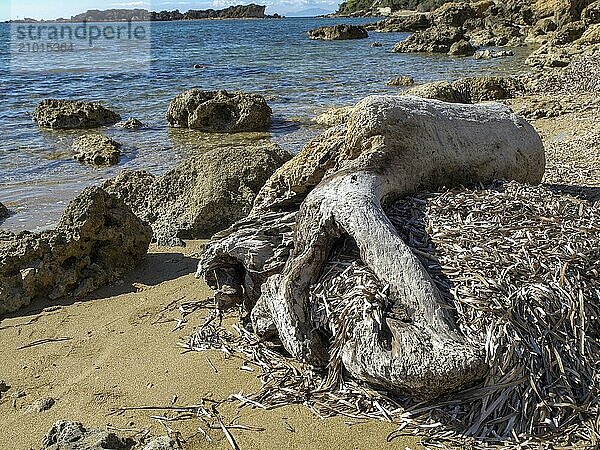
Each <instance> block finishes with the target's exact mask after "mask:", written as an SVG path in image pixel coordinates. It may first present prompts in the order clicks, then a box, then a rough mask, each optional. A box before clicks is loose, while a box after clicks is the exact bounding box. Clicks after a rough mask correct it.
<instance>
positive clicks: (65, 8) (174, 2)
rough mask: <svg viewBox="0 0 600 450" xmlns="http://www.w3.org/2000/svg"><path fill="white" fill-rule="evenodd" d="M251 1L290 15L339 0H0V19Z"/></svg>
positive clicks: (216, 6) (329, 7) (220, 5)
mask: <svg viewBox="0 0 600 450" xmlns="http://www.w3.org/2000/svg"><path fill="white" fill-rule="evenodd" d="M341 1H342V0H339V2H341ZM248 3H258V4H262V5H267V13H269V14H273V13H279V14H288V15H290V14H293V13H294V12H297V11H303V10H307V9H313V8H318V9H322V10H326V11H328V12H331V11H335V10H336V9H337V4H338V0H254V1H252V0H237V1H236V0H204V1H194V0H187V1H186V0H148V1H143V0H0V20H7V19H16V18H20V19H22V18H25V17H32V18H34V19H56V18H58V17H70V16H72V15H75V14H79V13H81V12H84V11H86V10H88V9H108V8H127V9H130V8H144V9H150V10H153V11H160V10H164V9H167V10H173V9H179V10H180V11H187V10H188V9H208V8H214V9H219V8H224V7H227V6H231V5H238V4H248Z"/></svg>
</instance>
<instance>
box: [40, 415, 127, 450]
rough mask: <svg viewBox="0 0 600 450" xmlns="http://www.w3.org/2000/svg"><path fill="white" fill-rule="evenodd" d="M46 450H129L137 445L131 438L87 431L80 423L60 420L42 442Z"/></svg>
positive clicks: (98, 431)
mask: <svg viewBox="0 0 600 450" xmlns="http://www.w3.org/2000/svg"><path fill="white" fill-rule="evenodd" d="M42 445H43V448H44V450H129V449H131V448H132V447H133V446H134V445H135V441H134V440H133V439H130V438H122V437H119V436H117V435H116V434H114V433H109V432H106V431H101V430H96V429H86V428H85V427H84V426H83V424H81V423H79V422H69V421H66V420H59V421H58V422H56V423H55V424H54V425H53V426H52V428H51V429H50V430H49V431H48V433H46V435H45V436H44V438H43V440H42Z"/></svg>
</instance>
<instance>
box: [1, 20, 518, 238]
mask: <svg viewBox="0 0 600 450" xmlns="http://www.w3.org/2000/svg"><path fill="white" fill-rule="evenodd" d="M369 21H372V19H308V18H290V19H284V20H222V21H195V22H164V23H153V24H147V25H146V26H147V27H149V31H150V34H151V47H148V49H147V51H139V49H138V50H136V51H131V49H128V48H126V46H123V44H122V43H118V42H116V41H112V42H108V41H107V42H108V44H106V43H99V44H97V45H95V46H94V47H88V46H83V47H82V48H80V49H78V50H77V51H75V52H72V53H69V52H65V53H60V54H48V55H42V56H40V55H35V57H32V58H30V59H28V60H26V61H25V62H23V61H20V62H19V64H21V65H20V66H18V67H17V66H16V65H15V61H16V60H15V59H13V60H12V65H11V52H10V46H9V45H8V43H9V40H10V36H11V34H10V26H9V25H8V24H0V102H1V108H0V129H1V130H2V133H3V136H2V139H0V201H1V202H2V203H5V204H6V205H7V206H8V207H9V209H12V210H13V211H15V212H16V214H15V215H13V216H12V217H11V218H9V219H8V220H7V221H5V222H4V224H3V225H2V226H3V227H5V228H9V229H13V230H19V229H43V228H46V227H48V226H51V225H52V224H54V223H55V222H56V221H57V219H58V218H59V217H60V214H61V213H62V211H63V209H64V208H65V206H66V205H67V204H68V202H69V200H71V199H72V198H73V197H74V196H75V195H77V193H78V192H79V191H81V190H82V189H83V188H84V187H85V186H87V185H90V184H95V183H100V182H101V181H102V180H104V179H106V178H108V177H111V176H114V175H116V174H117V173H118V172H119V171H120V170H122V169H124V168H127V169H146V170H149V171H151V172H154V173H162V172H164V171H165V170H167V169H169V168H171V167H173V166H174V165H176V164H177V163H178V161H180V160H181V159H182V158H184V157H185V156H186V155H188V154H191V153H194V152H199V151H202V150H203V149H205V148H207V147H210V146H212V145H214V144H215V143H223V142H224V140H227V139H233V140H246V139H253V138H257V137H262V136H264V134H263V135H262V136H260V135H259V136H257V135H246V134H244V135H239V136H227V137H224V136H218V135H207V134H203V133H199V132H195V131H189V130H174V129H169V128H168V127H167V126H166V119H165V112H166V110H167V107H168V104H169V101H170V100H171V99H172V98H173V97H174V96H175V95H176V94H178V93H180V92H182V91H184V90H186V89H189V88H192V87H199V88H203V89H228V90H243V91H249V92H257V93H260V94H262V95H264V96H265V97H266V98H267V100H268V102H269V104H270V105H271V107H272V108H273V112H274V124H273V126H272V128H271V130H270V133H268V134H267V135H270V137H271V138H272V139H273V140H274V141H276V142H278V143H279V144H280V145H282V146H283V147H284V148H287V149H289V150H291V151H298V150H299V149H300V148H301V147H302V146H303V145H304V144H305V143H306V141H307V140H308V139H310V138H312V137H314V136H316V135H317V134H318V133H319V132H320V131H322V130H321V129H319V128H317V127H315V126H313V125H311V122H310V121H311V119H312V118H313V117H314V116H315V115H316V114H318V113H320V112H322V111H324V110H325V109H327V108H328V107H332V106H343V105H349V104H352V103H354V102H356V101H357V100H359V99H361V98H362V97H365V96H367V95H370V94H381V93H388V94H390V93H395V92H397V91H398V88H390V87H386V86H385V81H386V80H387V79H389V78H390V77H392V76H395V75H411V76H413V77H414V78H415V80H416V81H417V82H425V81H431V80H439V79H454V78H458V77H460V76H467V75H483V74H490V73H498V72H512V71H516V70H518V69H519V67H518V66H519V65H520V61H521V58H508V59H497V60H490V61H475V60H473V59H471V58H451V57H448V56H435V55H434V56H432V55H414V54H413V55H411V54H395V53H391V51H390V50H391V48H392V46H393V44H394V43H396V42H397V41H400V40H402V39H404V38H405V37H406V36H408V34H405V33H370V36H369V38H368V39H364V40H356V41H337V42H322V41H312V40H309V39H308V37H307V35H306V31H307V30H309V29H311V28H314V27H317V26H323V25H331V24H335V23H341V22H345V23H348V22H351V23H364V22H369ZM374 41H379V42H382V43H383V44H384V45H383V47H370V43H372V42H374ZM128 50H129V51H128ZM13 56H14V53H13ZM44 58H46V59H44ZM196 64H198V65H201V66H202V68H201V69H194V68H193V66H194V65H196ZM16 69H18V70H16ZM45 98H69V99H85V100H99V101H102V102H103V103H104V104H105V105H106V106H108V107H109V108H111V109H113V110H115V111H116V112H118V113H119V114H121V116H122V117H123V118H127V117H135V118H138V119H140V120H142V121H143V122H144V123H146V124H147V125H148V127H147V128H144V129H142V130H138V131H128V130H122V129H117V128H114V127H111V128H106V129H102V130H101V132H103V133H105V134H106V135H108V136H110V137H113V138H114V139H116V140H117V141H119V142H121V143H123V144H124V150H123V153H122V157H121V162H120V164H119V165H118V166H115V167H111V168H101V169H98V168H93V167H90V166H86V165H83V164H81V163H79V162H77V161H75V160H73V159H72V153H71V150H70V146H71V142H72V141H73V139H74V138H75V137H77V136H79V135H80V134H82V133H86V132H89V131H48V130H42V129H39V128H38V127H37V126H36V125H35V124H34V123H33V122H32V120H31V112H32V111H33V110H34V108H35V106H36V105H37V103H39V102H40V101H41V100H42V99H45Z"/></svg>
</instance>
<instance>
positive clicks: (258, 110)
mask: <svg viewBox="0 0 600 450" xmlns="http://www.w3.org/2000/svg"><path fill="white" fill-rule="evenodd" d="M271 114H272V111H271V108H270V107H269V106H268V105H267V102H266V100H265V99H264V97H262V96H261V95H258V94H247V93H243V92H232V93H229V92H227V91H203V90H200V89H191V90H189V91H186V92H184V93H182V94H179V95H178V96H177V97H175V98H174V99H173V101H171V104H170V105H169V110H168V112H167V120H168V122H169V125H171V126H173V127H183V128H193V129H196V130H200V131H205V132H209V133H212V132H217V133H239V132H243V131H265V130H267V129H268V128H269V125H270V123H271Z"/></svg>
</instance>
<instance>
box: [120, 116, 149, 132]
mask: <svg viewBox="0 0 600 450" xmlns="http://www.w3.org/2000/svg"><path fill="white" fill-rule="evenodd" d="M143 126H144V123H143V122H142V121H141V120H138V119H134V118H129V119H127V120H124V121H123V122H119V123H117V124H116V125H115V127H119V128H125V129H126V130H138V129H140V128H142V127H143Z"/></svg>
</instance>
